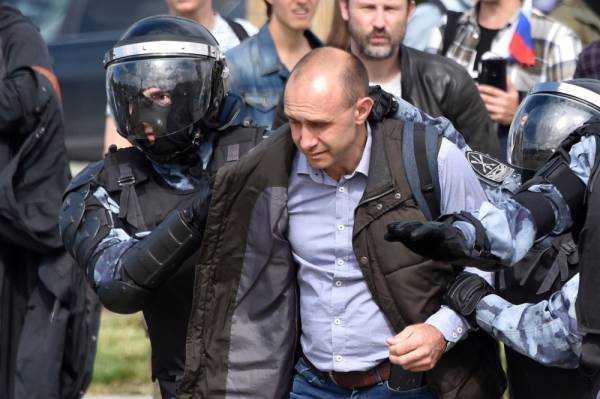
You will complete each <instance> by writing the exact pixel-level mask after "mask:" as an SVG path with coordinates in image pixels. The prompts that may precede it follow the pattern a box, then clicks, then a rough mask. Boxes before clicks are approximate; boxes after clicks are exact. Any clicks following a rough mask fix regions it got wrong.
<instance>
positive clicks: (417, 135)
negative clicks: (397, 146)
mask: <svg viewBox="0 0 600 399" xmlns="http://www.w3.org/2000/svg"><path fill="white" fill-rule="evenodd" d="M439 142H440V138H439V135H438V133H437V131H436V130H435V129H432V128H431V129H427V128H426V127H424V125H423V124H415V123H413V122H412V121H406V122H405V123H404V132H403V135H402V160H403V163H404V169H405V171H406V177H407V179H408V184H409V186H410V189H411V191H412V194H413V196H414V198H415V201H416V202H417V205H418V206H419V208H420V209H421V212H423V214H424V215H425V217H426V218H427V219H428V220H433V219H436V218H437V217H438V216H439V215H440V199H439V198H440V197H439V192H440V189H439V177H438V172H437V153H438V149H439V144H438V143H439ZM436 187H437V188H436Z"/></svg>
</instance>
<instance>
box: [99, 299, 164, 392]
mask: <svg viewBox="0 0 600 399" xmlns="http://www.w3.org/2000/svg"><path fill="white" fill-rule="evenodd" d="M150 375H151V374H150V341H149V340H148V337H147V334H146V327H145V324H144V319H143V317H142V314H141V313H136V314H134V315H119V314H115V313H112V312H109V311H106V310H105V311H103V312H102V320H101V323H100V334H99V337H98V350H97V354H96V362H95V363H94V377H93V380H92V384H91V386H90V389H89V392H90V393H92V394H107V393H114V394H117V393H118V394H150V393H152V389H153V387H152V381H151V379H150Z"/></svg>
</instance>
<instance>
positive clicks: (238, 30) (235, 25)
mask: <svg viewBox="0 0 600 399" xmlns="http://www.w3.org/2000/svg"><path fill="white" fill-rule="evenodd" d="M225 21H226V22H227V24H228V25H229V27H230V28H231V30H233V33H235V35H236V36H237V38H238V40H239V41H240V42H242V41H244V40H246V39H247V38H249V37H250V35H248V32H246V29H244V27H243V26H242V24H240V23H239V22H236V21H234V20H233V19H230V18H225Z"/></svg>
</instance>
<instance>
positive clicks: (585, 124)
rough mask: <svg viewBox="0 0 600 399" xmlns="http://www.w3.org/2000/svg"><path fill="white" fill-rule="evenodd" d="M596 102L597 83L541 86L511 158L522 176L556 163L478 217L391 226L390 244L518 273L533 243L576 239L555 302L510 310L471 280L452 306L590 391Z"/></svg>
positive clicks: (526, 109)
mask: <svg viewBox="0 0 600 399" xmlns="http://www.w3.org/2000/svg"><path fill="white" fill-rule="evenodd" d="M597 104H600V82H598V81H595V80H586V79H577V80H573V81H569V82H560V83H559V82H549V83H544V84H541V85H539V86H537V88H536V89H534V92H533V93H532V95H530V96H529V97H528V98H527V99H526V100H525V101H524V103H523V104H522V105H521V107H520V109H519V111H518V112H517V115H516V116H515V119H514V120H513V124H512V126H511V134H510V135H511V142H510V153H509V156H510V160H511V161H512V162H513V163H514V164H517V165H518V166H520V167H521V168H524V169H533V168H534V167H535V166H537V165H536V162H537V161H539V160H543V159H544V157H543V156H540V157H537V158H536V157H535V156H534V155H540V154H544V153H545V155H546V156H550V158H549V159H548V160H547V161H546V162H545V163H544V164H543V166H542V168H541V169H539V170H538V172H537V173H535V175H534V176H533V178H532V179H531V180H529V181H527V182H526V183H525V184H524V185H523V186H522V188H521V189H520V191H519V192H518V193H516V194H515V195H514V196H513V197H511V198H507V199H504V200H502V201H499V202H496V203H493V204H492V203H484V204H483V205H482V207H481V208H480V209H479V211H477V212H474V213H461V214H455V215H446V216H444V217H442V218H441V220H439V221H436V222H426V223H412V224H410V225H409V224H406V223H393V224H391V225H390V226H388V228H389V231H388V238H389V239H390V240H398V241H401V242H402V243H404V244H405V245H406V246H408V247H409V248H411V249H413V250H414V251H416V252H418V253H420V254H423V255H425V256H428V257H431V258H434V259H443V260H446V261H450V262H457V263H462V262H467V263H468V264H469V265H479V267H481V268H485V269H490V268H495V267H502V266H509V265H514V264H515V263H516V262H518V261H520V260H521V259H522V258H523V256H524V255H525V254H526V253H527V251H528V250H529V249H530V248H531V246H532V245H533V244H534V243H535V242H539V241H540V240H541V239H544V238H546V237H549V236H554V235H558V234H561V233H564V232H567V231H570V232H571V233H572V234H573V236H574V237H575V239H576V242H577V244H578V246H579V252H578V255H579V274H578V275H575V276H574V277H573V278H572V279H571V280H570V281H569V282H568V283H567V284H565V285H564V287H562V289H560V291H557V292H555V293H554V294H553V295H552V296H551V297H550V298H549V300H547V301H542V302H541V303H538V304H524V305H520V306H513V305H512V304H510V303H508V302H506V301H504V300H502V298H499V297H497V296H496V295H492V289H491V288H490V287H489V286H487V284H486V283H485V282H483V281H482V280H481V279H479V278H477V277H476V276H472V275H466V274H465V275H462V276H461V277H460V278H459V279H458V280H457V281H456V282H455V283H454V284H453V285H452V286H451V287H450V289H449V291H448V295H447V302H448V304H449V305H450V306H451V307H453V308H454V309H456V310H458V311H459V312H460V313H462V314H463V315H465V316H468V317H472V318H473V319H472V320H474V321H475V320H476V321H477V324H478V325H479V326H481V327H482V328H484V329H485V330H486V331H488V332H490V333H492V334H493V335H495V336H496V337H498V338H499V339H501V340H502V341H504V342H505V343H507V344H508V345H510V346H511V347H513V348H515V349H517V350H518V351H520V352H522V353H525V354H527V355H528V356H530V357H532V358H533V359H536V360H539V361H542V362H546V363H551V364H555V365H562V366H567V367H576V366H580V368H581V369H583V370H584V371H585V372H591V373H592V374H595V384H596V386H595V388H594V389H593V391H594V392H597V391H598V386H599V385H600V384H598V382H599V381H598V378H597V376H598V373H597V370H598V369H599V368H600V314H599V313H598V312H597V310H596V305H597V303H598V299H600V298H598V295H599V294H600V292H599V290H598V288H597V287H598V286H599V283H600V274H599V273H597V271H596V270H594V268H595V267H596V262H597V259H598V258H599V257H600V253H599V250H600V248H599V246H598V245H597V240H598V237H599V234H600V232H599V231H598V229H599V228H600V220H599V217H600V213H599V212H600V197H599V196H598V190H595V189H594V187H596V185H595V183H596V181H597V180H598V173H597V170H598V164H599V162H598V155H599V153H598V143H599V142H600V141H599V139H600V137H599V136H600V107H598V105H597ZM552 133H554V134H552ZM564 136H567V137H566V138H565V139H564V140H562V142H560V143H559V145H558V146H556V142H557V141H559V140H560V139H561V138H562V137H564ZM554 149H555V150H554ZM517 267H519V266H517Z"/></svg>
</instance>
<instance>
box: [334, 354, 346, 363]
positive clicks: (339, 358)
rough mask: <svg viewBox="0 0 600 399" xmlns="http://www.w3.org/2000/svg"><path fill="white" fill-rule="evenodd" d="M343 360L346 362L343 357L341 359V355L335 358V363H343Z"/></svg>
mask: <svg viewBox="0 0 600 399" xmlns="http://www.w3.org/2000/svg"><path fill="white" fill-rule="evenodd" d="M342 360H344V358H343V357H341V356H340V355H337V356H336V357H335V361H336V362H341V361H342Z"/></svg>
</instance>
